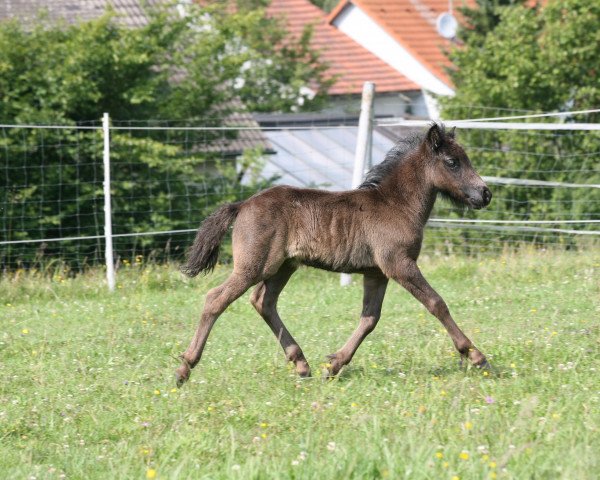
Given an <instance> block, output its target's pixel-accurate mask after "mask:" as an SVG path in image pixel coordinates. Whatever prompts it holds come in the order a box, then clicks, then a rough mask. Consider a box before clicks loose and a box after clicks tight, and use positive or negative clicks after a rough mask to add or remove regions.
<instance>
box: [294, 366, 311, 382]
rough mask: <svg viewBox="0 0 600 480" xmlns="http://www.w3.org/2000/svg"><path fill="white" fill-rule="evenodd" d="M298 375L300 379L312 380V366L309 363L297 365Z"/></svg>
mask: <svg viewBox="0 0 600 480" xmlns="http://www.w3.org/2000/svg"><path fill="white" fill-rule="evenodd" d="M296 373H297V374H298V376H299V377H300V378H310V376H311V372H310V366H309V365H308V363H307V362H302V363H299V364H298V365H296Z"/></svg>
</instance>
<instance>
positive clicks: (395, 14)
mask: <svg viewBox="0 0 600 480" xmlns="http://www.w3.org/2000/svg"><path fill="white" fill-rule="evenodd" d="M465 3H467V4H469V5H472V4H473V1H472V0H469V1H467V0H458V1H454V7H455V8H456V7H458V6H460V5H464V4H465ZM448 10H449V2H448V0H341V1H340V2H339V3H338V5H337V6H336V7H335V8H334V9H333V10H332V12H331V13H330V15H329V16H328V19H327V21H328V22H329V24H330V25H332V26H334V27H336V28H337V29H338V30H339V31H340V32H343V33H344V34H346V35H347V36H348V37H349V38H351V39H353V40H354V41H355V42H357V43H358V44H360V45H361V46H362V47H363V48H365V49H367V50H368V51H369V52H371V53H372V54H373V55H375V56H376V57H377V58H379V59H381V60H382V61H384V62H385V63H386V64H387V65H389V66H390V67H391V68H393V69H394V70H395V71H397V72H398V73H400V74H402V75H403V76H405V77H406V78H408V79H409V80H411V81H412V82H413V83H415V84H416V85H418V88H419V89H420V91H421V100H422V102H423V103H425V104H426V105H427V111H428V114H429V115H428V117H429V118H438V117H439V115H438V111H437V107H436V104H435V101H434V100H433V97H432V96H431V94H435V95H452V94H453V93H454V90H453V85H452V82H451V80H450V78H449V77H448V74H447V72H446V69H447V68H448V67H450V62H449V60H448V59H447V57H446V55H445V53H444V50H447V49H449V48H450V47H451V46H452V41H451V40H448V39H445V38H443V37H442V36H441V35H440V34H439V33H438V31H437V28H436V22H437V19H438V17H439V16H440V15H441V14H442V13H445V12H447V11H448Z"/></svg>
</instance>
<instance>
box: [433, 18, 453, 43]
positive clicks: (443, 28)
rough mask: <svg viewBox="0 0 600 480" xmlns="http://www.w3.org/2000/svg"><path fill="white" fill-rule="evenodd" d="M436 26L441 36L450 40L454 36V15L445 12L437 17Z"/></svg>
mask: <svg viewBox="0 0 600 480" xmlns="http://www.w3.org/2000/svg"><path fill="white" fill-rule="evenodd" d="M436 28H437V31H438V33H439V34H440V35H441V36H442V37H444V38H447V39H449V40H450V39H452V38H454V37H456V31H457V30H458V22H457V21H456V18H455V17H454V15H452V14H451V13H450V12H445V13H442V14H441V15H440V16H439V17H438V18H437V21H436Z"/></svg>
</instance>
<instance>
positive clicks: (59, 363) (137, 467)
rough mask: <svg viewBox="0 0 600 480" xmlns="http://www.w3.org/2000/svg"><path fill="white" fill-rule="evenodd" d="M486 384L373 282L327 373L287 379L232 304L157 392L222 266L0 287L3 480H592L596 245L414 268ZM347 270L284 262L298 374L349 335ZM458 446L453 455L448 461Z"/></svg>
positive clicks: (441, 336)
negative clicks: (378, 293)
mask: <svg viewBox="0 0 600 480" xmlns="http://www.w3.org/2000/svg"><path fill="white" fill-rule="evenodd" d="M421 267H422V270H423V272H424V274H425V276H426V277H427V278H428V279H429V281H430V283H432V285H433V286H434V287H435V288H436V289H437V290H438V291H439V292H440V293H441V294H442V296H443V297H444V298H445V299H446V301H447V303H448V304H449V306H450V310H451V311H452V313H453V314H454V317H455V319H456V320H457V323H458V324H459V325H460V326H461V327H462V328H463V330H464V331H465V332H466V333H467V335H469V336H470V337H471V339H472V340H473V341H474V342H475V344H476V345H477V346H478V347H479V348H480V349H481V350H482V351H483V352H484V353H486V354H487V355H488V358H489V359H490V360H491V361H492V363H493V364H494V366H495V368H496V370H497V373H495V374H492V375H487V376H484V374H483V373H482V372H480V371H476V370H473V369H468V370H463V369H460V368H459V367H458V358H457V356H456V354H455V353H454V351H453V349H452V344H451V342H450V340H449V338H448V337H447V335H446V334H445V333H444V332H443V331H442V330H441V325H440V324H439V323H438V322H437V320H435V319H434V318H433V317H431V316H429V315H428V314H427V312H426V311H425V309H424V308H423V307H422V306H421V305H420V304H418V303H417V302H416V301H415V300H414V299H413V298H412V297H410V296H409V295H408V294H407V293H406V292H405V291H403V290H402V289H401V288H400V287H399V286H397V285H390V287H389V289H388V294H387V296H386V300H385V303H384V308H383V317H382V320H381V321H380V323H379V325H378V327H377V329H376V330H375V331H374V332H373V333H372V334H371V336H369V337H368V338H367V340H366V341H365V342H364V343H363V345H362V346H361V348H360V349H359V350H358V352H357V354H356V356H355V358H354V360H353V362H352V363H351V364H350V365H349V366H347V367H346V368H345V369H344V370H343V371H342V374H341V375H340V377H339V378H337V379H335V380H333V381H325V380H322V379H321V378H319V377H318V376H317V378H313V379H310V380H304V381H301V380H299V379H297V378H296V377H295V376H294V374H293V372H292V371H291V369H290V368H289V366H287V365H286V362H285V360H284V357H283V353H282V352H281V351H280V347H279V345H278V344H277V342H276V339H275V338H274V337H273V335H272V334H271V332H270V330H269V329H268V327H267V326H266V325H265V324H264V322H263V321H262V320H261V319H260V317H259V316H258V315H257V314H256V313H255V312H254V310H253V309H252V307H251V306H250V304H249V301H248V294H246V295H245V296H244V297H242V298H241V299H240V300H238V301H237V302H235V303H234V304H233V305H232V306H231V307H230V308H229V309H228V310H227V311H226V312H225V314H224V315H223V316H222V317H221V318H220V319H219V321H218V322H217V324H216V326H215V328H214V330H213V332H212V334H211V336H210V338H209V342H208V345H207V348H206V350H205V352H204V358H203V359H202V361H201V362H200V364H199V366H198V367H197V368H196V369H195V370H194V371H193V372H192V378H191V381H190V382H189V383H188V384H186V385H185V386H184V387H183V388H182V389H180V390H175V389H173V387H174V379H173V371H174V369H175V368H176V367H177V366H178V361H177V360H176V358H175V357H176V356H177V355H178V354H179V353H181V352H182V351H183V350H184V349H185V347H186V346H187V343H188V342H189V340H190V338H191V336H192V334H193V330H194V328H195V324H196V320H197V318H198V315H199V312H200V310H201V307H202V303H203V296H204V294H205V293H206V291H207V290H208V289H209V288H210V287H212V286H215V285H217V284H218V283H219V282H220V281H222V280H223V279H224V277H225V276H226V275H227V269H226V268H221V269H217V271H216V272H215V273H214V274H213V275H211V276H209V277H205V278H200V279H195V280H192V281H188V280H186V279H184V278H183V277H182V276H181V275H180V274H179V273H178V272H177V271H176V270H175V268H174V267H171V266H166V267H159V266H151V267H147V268H142V269H140V268H136V267H128V268H124V269H121V271H120V272H119V279H118V284H119V285H118V287H119V288H118V290H117V291H116V292H115V293H114V294H109V293H108V292H106V291H105V288H104V284H103V278H102V272H100V271H97V272H90V273H88V274H86V275H82V276H80V277H77V278H74V279H66V280H65V279H62V278H61V277H60V276H55V277H54V278H53V279H43V278H36V276H35V275H32V274H22V273H21V274H19V275H16V276H15V275H13V276H11V277H9V278H7V277H5V278H4V279H3V280H1V281H0V296H1V305H0V322H1V325H2V328H1V330H0V476H1V477H4V478H29V477H35V478H37V479H41V478H65V476H66V478H86V479H87V478H102V479H107V478H134V479H135V478H139V479H144V478H146V476H147V475H149V476H150V477H152V474H153V473H155V474H156V478H165V479H167V478H168V479H175V478H194V479H196V478H211V479H218V478H223V479H225V478H240V479H248V478H296V479H302V478H306V479H338V478H365V479H371V478H379V477H381V478H385V477H388V478H411V479H438V478H439V479H451V478H452V477H453V476H458V477H460V478H461V479H483V478H494V477H495V476H496V475H497V478H516V479H526V478H536V479H546V478H548V479H555V478H565V479H587V478H589V479H592V478H597V474H598V471H600V461H599V459H600V433H599V420H600V400H599V395H600V375H599V373H600V362H599V357H600V354H599V351H600V340H599V338H600V327H599V323H600V322H599V318H600V291H599V285H600V281H599V280H600V274H599V273H600V253H599V252H598V251H589V252H587V253H554V252H545V253H521V254H518V255H514V256H504V257H496V258H489V259H483V260H482V259H467V258H460V257H453V258H434V259H428V258H425V259H423V261H422V262H421ZM358 280H359V279H358V277H357V278H356V279H355V282H354V284H353V285H352V286H350V287H347V288H341V287H339V286H338V282H339V277H338V275H334V274H328V273H325V272H319V271H316V270H308V269H307V270H302V271H300V272H299V273H298V274H297V275H296V276H295V277H294V278H292V280H291V282H290V284H289V286H288V288H287V289H286V290H285V291H284V293H283V294H282V297H281V300H280V311H281V314H282V318H283V319H284V321H285V322H286V324H287V326H288V327H289V329H290V331H291V332H292V333H293V334H294V336H295V337H296V339H297V340H298V341H299V343H300V345H301V346H302V348H303V349H304V352H305V354H306V355H307V358H308V360H309V362H310V363H311V365H312V368H313V372H314V373H317V375H318V372H319V370H320V362H322V361H323V358H324V355H326V354H328V353H331V352H334V351H335V350H337V349H338V348H339V347H340V346H341V345H342V344H343V343H344V342H345V341H346V339H347V337H348V336H349V335H350V333H351V332H352V330H353V329H354V328H355V327H356V325H357V315H358V313H359V311H360V304H361V285H360V282H359V281H358ZM461 454H462V458H461Z"/></svg>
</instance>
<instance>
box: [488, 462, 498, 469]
mask: <svg viewBox="0 0 600 480" xmlns="http://www.w3.org/2000/svg"><path fill="white" fill-rule="evenodd" d="M488 465H489V466H490V468H496V462H490V463H489V464H488Z"/></svg>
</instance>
